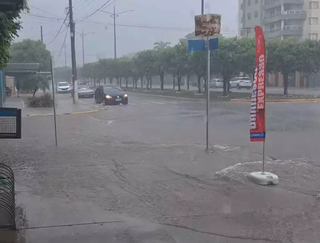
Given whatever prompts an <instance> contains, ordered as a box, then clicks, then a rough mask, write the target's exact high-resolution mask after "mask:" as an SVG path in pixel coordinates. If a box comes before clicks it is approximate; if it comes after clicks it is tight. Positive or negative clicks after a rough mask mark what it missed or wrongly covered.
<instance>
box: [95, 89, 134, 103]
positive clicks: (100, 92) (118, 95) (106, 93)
mask: <svg viewBox="0 0 320 243" xmlns="http://www.w3.org/2000/svg"><path fill="white" fill-rule="evenodd" d="M94 100H95V102H96V103H98V104H101V103H103V104H104V105H118V104H123V105H127V104H128V94H127V93H126V92H124V91H123V90H122V89H121V88H120V87H119V86H117V85H104V86H99V87H98V88H97V89H96V91H95V93H94Z"/></svg>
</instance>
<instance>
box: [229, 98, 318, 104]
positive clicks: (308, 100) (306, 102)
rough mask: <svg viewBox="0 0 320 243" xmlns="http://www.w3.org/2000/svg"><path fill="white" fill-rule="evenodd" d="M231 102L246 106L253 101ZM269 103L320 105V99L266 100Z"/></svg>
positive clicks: (237, 100) (234, 100)
mask: <svg viewBox="0 0 320 243" xmlns="http://www.w3.org/2000/svg"><path fill="white" fill-rule="evenodd" d="M231 102H233V103H242V104H246V103H251V100H250V99H248V100H243V99H232V100H231ZM266 102H267V103H271V104H277V103H281V104H310V103H320V99H288V100H285V99H279V100H276V99H275V100H266Z"/></svg>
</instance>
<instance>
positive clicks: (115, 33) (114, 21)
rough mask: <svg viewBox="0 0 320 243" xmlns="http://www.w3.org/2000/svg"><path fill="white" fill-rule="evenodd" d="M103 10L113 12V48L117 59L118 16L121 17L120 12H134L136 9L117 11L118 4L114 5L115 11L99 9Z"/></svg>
mask: <svg viewBox="0 0 320 243" xmlns="http://www.w3.org/2000/svg"><path fill="white" fill-rule="evenodd" d="M99 11H101V12H104V13H108V14H111V15H110V17H111V18H113V48H114V59H117V30H116V29H117V26H116V18H117V17H119V15H120V14H124V13H128V12H132V11H134V10H133V9H132V10H128V11H123V12H118V13H116V6H114V7H113V13H110V12H107V11H103V10H99Z"/></svg>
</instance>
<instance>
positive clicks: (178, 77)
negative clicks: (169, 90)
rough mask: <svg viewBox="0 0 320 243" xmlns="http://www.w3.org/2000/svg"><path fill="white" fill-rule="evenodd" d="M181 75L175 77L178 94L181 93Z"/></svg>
mask: <svg viewBox="0 0 320 243" xmlns="http://www.w3.org/2000/svg"><path fill="white" fill-rule="evenodd" d="M181 78H182V77H181V75H178V76H177V80H178V91H179V92H180V91H181Z"/></svg>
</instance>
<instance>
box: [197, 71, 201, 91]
mask: <svg viewBox="0 0 320 243" xmlns="http://www.w3.org/2000/svg"><path fill="white" fill-rule="evenodd" d="M197 80H198V92H199V94H200V93H201V76H199V75H197Z"/></svg>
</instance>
